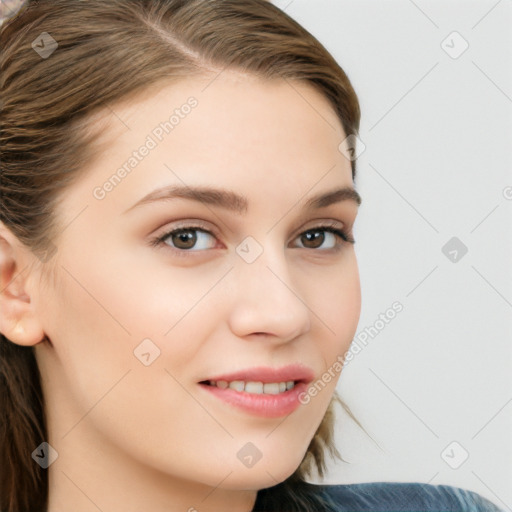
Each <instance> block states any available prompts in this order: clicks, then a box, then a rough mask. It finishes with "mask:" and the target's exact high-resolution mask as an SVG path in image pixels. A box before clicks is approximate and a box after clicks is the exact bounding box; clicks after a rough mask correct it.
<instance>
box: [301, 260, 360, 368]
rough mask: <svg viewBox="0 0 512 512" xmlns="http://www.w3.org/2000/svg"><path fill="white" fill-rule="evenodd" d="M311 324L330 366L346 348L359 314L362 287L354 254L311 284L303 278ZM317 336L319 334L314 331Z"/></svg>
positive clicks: (309, 279)
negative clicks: (306, 290) (313, 325)
mask: <svg viewBox="0 0 512 512" xmlns="http://www.w3.org/2000/svg"><path fill="white" fill-rule="evenodd" d="M306 279H307V281H306V283H305V285H304V286H305V289H308V290H309V293H308V297H309V305H310V308H311V310H312V313H311V314H312V320H313V321H314V323H315V324H317V329H319V330H321V331H322V333H323V334H322V335H319V336H316V337H315V339H317V340H318V343H319V345H320V348H321V350H322V353H323V355H324V359H325V363H326V365H327V366H330V365H331V364H332V362H333V361H334V360H335V359H336V358H337V356H338V355H340V354H343V353H344V352H345V351H346V350H347V349H348V347H349V345H350V343H351V341H352V339H353V337H354V335H355V332H356V329H357V325H358V323H359V317H360V314H361V285H360V279H359V271H358V267H357V260H356V257H355V254H354V253H353V251H351V252H350V253H348V254H347V258H346V259H344V260H343V262H342V264H340V266H339V267H331V268H329V269H327V270H326V271H325V273H323V274H320V275H319V276H317V279H315V280H312V279H311V278H306ZM317 332H319V331H317Z"/></svg>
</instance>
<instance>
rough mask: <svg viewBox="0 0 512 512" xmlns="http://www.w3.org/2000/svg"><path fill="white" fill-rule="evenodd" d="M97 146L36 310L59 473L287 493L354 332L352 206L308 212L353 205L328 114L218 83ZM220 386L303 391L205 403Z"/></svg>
mask: <svg viewBox="0 0 512 512" xmlns="http://www.w3.org/2000/svg"><path fill="white" fill-rule="evenodd" d="M109 115H110V111H109ZM171 116H173V117H171ZM166 123H167V124H166ZM103 137H104V141H109V142H108V144H106V145H105V146H104V147H103V148H102V150H101V152H100V151H98V153H97V155H96V158H95V160H94V161H91V162H84V174H83V175H82V176H81V177H80V179H79V181H77V182H76V183H74V184H73V185H72V186H71V187H70V188H69V189H68V190H67V191H66V192H65V193H64V194H63V196H62V201H61V202H60V203H59V205H58V208H57V218H58V220H59V223H60V225H61V226H62V228H63V231H62V232H61V233H60V236H59V238H58V240H56V241H55V243H56V246H57V248H58V250H57V252H56V253H55V255H54V256H53V258H54V259H53V260H51V261H50V263H53V264H54V266H55V280H53V281H49V283H50V282H51V283H52V284H51V285H50V284H48V286H47V287H45V288H44V289H42V290H41V295H40V300H39V308H40V311H41V319H42V320H41V321H42V322H43V323H44V326H43V327H44V331H45V332H46V334H47V336H48V337H49V339H50V340H51V345H50V344H48V343H43V344H40V345H38V346H37V350H36V352H37V359H38V363H39V365H40V368H41V371H42V374H43V381H44V386H45V387H44V389H45V391H46V401H47V407H48V417H49V428H50V433H51V434H50V444H51V445H52V446H54V447H55V448H56V449H57V451H58V452H59V459H58V460H57V462H56V463H55V466H56V467H57V465H58V464H60V465H61V466H60V467H61V468H66V467H71V466H72V463H73V461H75V464H74V465H73V470H72V473H73V474H74V475H75V478H76V479H78V478H79V476H78V475H79V474H82V476H83V475H84V474H85V473H88V475H89V476H88V478H93V477H94V476H95V475H98V474H101V471H102V469H101V468H102V467H103V466H101V465H99V466H98V464H97V461H98V460H101V458H102V457H103V458H104V459H105V463H104V464H105V467H107V466H108V464H110V463H111V462H107V459H108V460H109V461H112V460H119V461H121V460H122V461H123V467H126V468H127V467H130V465H131V464H135V465H140V466H144V467H146V468H148V469H150V470H151V471H155V470H156V471H157V472H161V473H163V474H165V475H169V476H171V477H176V478H179V479H184V480H188V481H194V482H199V483H202V484H205V485H208V486H218V485H219V484H220V487H221V488H225V489H260V488H263V487H269V486H272V485H275V484H276V483H277V482H281V481H283V480H284V479H285V478H287V477H288V476H289V475H291V474H292V473H293V471H294V470H295V469H296V468H297V467H298V465H299V464H300V462H301V460H302V458H303V457H304V454H305V452H306V449H307V447H308V445H309V443H310V441H311V439H312V437H313V435H314V433H315V431H316V429H317V428H318V426H319V424H320V422H321V420H322V418H323V416H324V413H325V411H326V409H327V407H328V405H329V402H330V399H331V396H332V393H333V391H334V389H335V385H336V382H337V379H338V377H339V372H337V371H334V372H333V365H334V364H335V362H336V360H337V358H338V356H341V355H343V354H344V353H345V351H346V350H347V349H348V347H349V344H350V342H351V340H352V338H353V336H354V334H355V330H356V327H357V323H358V320H359V314H360V306H361V298H360V283H359V275H358V268H357V262H356V256H355V252H354V246H353V245H352V244H351V243H349V242H346V241H344V240H343V239H342V238H341V237H340V236H339V235H338V234H335V233H333V232H331V231H328V230H326V228H325V227H326V226H327V228H328V229H329V228H333V229H337V230H341V231H343V232H346V233H347V234H349V235H350V234H352V227H353V224H354V221H355V218H356V214H357V210H358V204H357V202H356V201H355V200H354V199H353V198H350V197H349V196H347V195H342V194H338V195H337V196H336V197H334V199H335V200H333V201H329V200H324V201H320V203H319V204H317V203H318V201H317V203H315V204H308V202H309V201H310V199H311V198H313V197H317V196H318V195H327V197H329V194H331V193H332V192H334V191H336V190H338V189H341V188H344V187H348V188H353V183H352V177H351V165H350V161H349V160H348V159H347V158H346V157H345V156H344V155H343V154H342V153H341V152H340V151H339V149H338V146H339V144H340V143H341V142H342V141H343V140H344V139H345V134H344V133H343V130H342V128H341V124H340V122H339V120H338V118H337V117H336V115H335V113H334V110H333V109H332V108H331V106H330V105H329V103H328V101H327V100H326V99H325V98H324V97H323V96H322V95H320V94H319V93H318V92H316V91H314V90H313V89H311V88H310V87H309V86H307V85H304V84H300V83H296V82H295V83H294V82H290V83H287V82H286V81H284V80H279V81H273V82H270V81H262V80H260V79H256V78H253V77H248V76H245V75H240V74H236V73H233V72H228V71H225V72H223V73H221V74H220V76H218V77H217V78H216V79H215V80H213V81H212V78H209V79H201V80H200V79H194V80H188V81H183V82H181V83H179V84H174V85H170V86H167V85H166V86H163V88H162V89H160V90H159V91H158V92H157V93H154V92H153V93H151V94H149V93H147V92H146V94H144V95H143V96H140V97H138V99H137V100H133V101H131V102H130V103H129V104H127V103H126V104H123V105H119V106H117V107H114V108H113V109H112V112H111V117H110V124H109V125H108V126H107V127H106V128H104V132H103ZM144 147H145V148H146V149H143V148H144ZM123 166H124V171H122V170H119V169H121V168H122V167H123ZM174 187H176V190H177V189H179V191H178V192H176V190H175V197H170V196H169V197H167V199H165V198H164V199H162V197H164V196H165V194H164V192H158V196H160V197H161V198H160V199H157V198H154V200H151V201H150V200H145V201H142V202H141V200H142V199H143V198H144V197H145V196H147V195H148V194H152V193H154V191H155V190H157V189H163V190H164V191H165V190H166V189H167V192H169V191H172V190H173V188H174ZM206 188H208V189H212V191H208V192H204V190H203V193H202V195H201V194H197V193H196V192H193V191H197V190H199V189H206ZM213 190H215V191H216V192H214V191H213ZM180 195H181V196H182V197H178V196H180ZM194 195H195V196H196V198H195V199H194V197H193V196H194ZM235 195H236V198H235ZM185 196H187V197H185ZM180 229H181V230H182V231H181V232H179V231H178V232H177V233H174V234H170V235H168V236H166V237H165V236H164V235H166V234H167V233H169V232H170V231H173V230H174V231H177V230H180ZM158 239H160V241H157V240H158ZM289 365H292V366H291V368H288V369H287V368H286V367H287V366H289ZM265 369H267V370H265ZM272 369H275V370H277V371H278V373H276V374H272V373H271V370H272ZM283 369H284V370H283ZM280 370H283V372H281V373H279V371H280ZM329 370H330V376H331V378H330V379H329V378H325V380H324V382H327V384H324V386H325V387H324V389H323V390H322V391H319V392H317V394H316V395H315V396H311V397H309V399H307V400H306V399H305V396H306V395H305V394H304V393H303V394H302V399H301V401H299V400H298V399H297V394H298V392H297V390H300V391H302V392H304V390H305V388H306V387H307V384H306V383H304V382H303V381H307V382H309V381H311V380H313V381H316V380H317V379H321V378H322V376H323V375H324V374H325V372H329ZM239 372H241V373H240V374H239V375H238V376H237V375H230V374H235V373H239ZM251 372H252V373H251ZM333 374H334V378H332V376H333ZM225 376H227V377H228V378H227V380H230V381H235V380H236V381H247V382H248V381H251V382H263V383H267V384H269V383H272V382H276V383H279V382H285V383H286V382H287V381H302V384H301V383H300V382H297V386H298V387H297V388H296V389H295V391H294V390H293V389H292V390H289V391H286V392H283V387H284V386H283V385H282V384H281V386H279V385H278V386H273V385H269V386H265V387H264V388H263V391H265V392H266V393H265V394H264V395H258V394H257V391H258V390H259V391H261V384H250V385H249V386H248V388H247V391H243V392H240V391H237V390H236V389H235V390H233V389H228V390H226V389H223V386H224V387H225V384H224V385H223V383H222V382H221V383H220V384H219V386H217V387H215V388H214V387H213V386H210V385H208V384H204V382H205V381H206V382H208V381H209V380H212V379H216V378H217V379H218V380H226V379H222V378H221V377H225ZM240 385H241V384H240V383H238V384H236V383H235V384H231V386H234V387H235V388H236V386H240ZM242 385H243V384H242ZM274 393H278V394H274ZM241 396H242V398H243V397H245V398H243V399H242V400H241V401H239V402H238V401H237V399H236V398H237V397H241ZM233 397H234V398H233ZM294 397H295V398H294ZM232 400H234V401H235V402H236V403H233V401H232ZM306 402H307V403H306ZM91 447H94V448H93V449H91ZM116 458H117V459H116ZM77 460H81V461H82V467H78V466H77V464H76V461H77ZM93 460H94V461H96V462H95V463H96V466H95V469H94V471H93V473H94V474H93V475H91V474H90V473H91V471H92V470H91V467H90V465H89V466H88V464H87V462H91V463H92V461H93ZM66 461H67V462H66ZM52 467H53V466H52ZM70 471H71V470H70ZM161 473H156V474H161Z"/></svg>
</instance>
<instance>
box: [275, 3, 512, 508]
mask: <svg viewBox="0 0 512 512" xmlns="http://www.w3.org/2000/svg"><path fill="white" fill-rule="evenodd" d="M273 3H274V4H276V5H277V6H279V7H281V8H282V9H284V10H285V11H286V12H287V13H288V14H289V15H291V16H292V17H293V18H295V19H296V20H297V21H298V22H300V23H301V24H302V25H303V26H305V27H306V28H307V29H308V30H309V31H310V32H312V33H313V34H314V35H315V36H316V37H317V38H318V39H319V40H320V41H321V42H322V43H323V44H324V45H325V46H326V47H327V49H328V50H329V51H330V52H331V53H332V54H333V55H334V57H335V58H336V59H337V61H338V62H339V63H340V65H341V66H342V67H343V69H344V70H345V71H346V73H347V75H348V76H349V78H350V80H351V82H352V84H353V85H354V88H355V89H356V92H357V94H358V95H359V98H360V102H361V109H362V121H361V130H360V138H361V141H362V142H363V143H364V145H365V146H366V147H365V149H364V151H363V152H362V153H361V154H360V155H359V157H358V176H357V177H356V188H357V189H358V190H359V192H360V193H361V195H362V197H363V204H362V206H361V209H360V213H359V217H358V220H357V221H356V226H355V232H354V233H355V238H356V241H357V243H356V252H357V256H358V260H359V268H360V274H361V286H362V294H363V306H362V313H361V319H360V322H359V326H358V331H357V332H358V334H359V333H361V332H363V331H364V329H365V328H368V327H370V326H372V325H373V324H374V323H375V322H376V320H378V318H379V314H380V313H384V312H385V311H386V310H388V308H390V307H391V304H392V303H393V302H394V301H397V300H398V301H400V303H401V304H402V305H403V307H404V309H403V311H402V312H400V313H399V314H397V315H396V317H395V318H394V319H393V320H392V321H390V322H389V323H388V324H387V325H386V326H385V327H384V328H382V329H381V330H379V331H378V333H377V335H375V336H374V337H373V338H371V337H369V340H368V342H367V345H366V346H364V345H362V346H363V349H362V350H361V351H360V352H359V353H358V354H357V355H356V356H355V357H354V359H353V360H352V361H351V362H350V363H349V364H348V365H347V366H346V367H345V368H344V370H343V372H342V375H341V378H340V382H339V384H338V391H339V393H340V395H341V397H342V398H343V399H344V400H345V402H346V403H347V404H348V405H349V406H350V407H351V409H352V411H353V412H354V414H355V415H356V417H357V418H358V419H359V421H360V422H361V423H362V424H363V426H364V428H365V429H366V431H367V432H368V434H369V435H370V436H371V438H373V440H372V439H371V438H370V437H369V436H368V435H366V434H365V433H364V432H363V431H361V430H360V429H359V428H358V427H357V426H356V425H355V424H354V423H353V422H352V421H351V420H350V419H349V418H348V416H347V415H346V414H345V413H343V412H342V411H341V410H340V409H338V426H337V446H338V448H339V450H340V451H341V453H342V455H343V457H344V459H345V460H347V461H348V463H343V462H337V463H332V464H331V470H330V473H329V475H328V477H327V478H326V479H325V481H326V482H328V483H353V482H366V481H418V482H430V483H432V484H449V485H456V486H459V487H463V488H466V489H470V490H474V491H477V492H479V493H480V494H482V495H483V496H486V497H488V498H490V499H491V500H492V501H494V502H495V503H496V504H497V505H499V506H500V507H502V508H504V510H512V486H511V485H510V483H511V482H512V383H511V369H512V349H511V338H512V200H511V199H512V165H511V164H512V140H511V135H512V65H511V64H512V30H511V27H512V1H511V0H501V1H497V0H491V1H483V0H482V1H446V0H442V1H432V0H423V1H420V0H415V1H414V2H413V1H412V0H392V1H390V0H388V1H382V0H380V1H377V0H331V1H328V0H315V1H313V0H292V1H291V2H290V0H282V1H281V0H276V1H274V2H273ZM454 31H456V32H458V33H459V34H460V36H461V37H462V38H464V40H466V41H467V44H469V47H468V48H467V50H466V51H465V52H463V53H462V54H461V55H458V56H457V54H458V53H459V52H460V50H461V49H463V45H464V43H463V41H462V39H461V38H459V36H457V35H455V36H451V37H450V38H448V39H446V38H447V37H448V36H449V35H450V34H451V33H452V32H454ZM445 40H446V41H445ZM443 41H445V43H442V42H443ZM444 48H446V50H447V51H448V52H451V54H452V56H450V55H449V54H448V53H447V52H446V51H445V49H444ZM455 56H457V57H456V58H454V57H455ZM507 187H511V188H508V189H507ZM507 191H508V193H507ZM505 196H506V197H505ZM507 198H509V199H507ZM452 237H457V238H458V239H459V240H460V241H461V242H462V243H463V244H464V245H465V246H466V247H467V248H468V252H467V254H465V255H463V256H462V257H461V252H460V251H459V252H458V253H457V261H455V262H454V261H451V259H449V258H448V257H447V256H445V254H444V253H443V252H442V247H443V246H444V245H445V244H446V243H447V242H448V241H449V240H450V239H451V238H452ZM457 243H458V242H457ZM454 257H455V256H452V258H454ZM454 441H455V442H456V443H457V444H452V445H451V443H452V442H454ZM449 445H451V446H449ZM447 447H448V448H447ZM446 448H447V449H446ZM445 449H446V450H445ZM466 456H467V459H466V460H465V461H463V459H464V458H465V457H466Z"/></svg>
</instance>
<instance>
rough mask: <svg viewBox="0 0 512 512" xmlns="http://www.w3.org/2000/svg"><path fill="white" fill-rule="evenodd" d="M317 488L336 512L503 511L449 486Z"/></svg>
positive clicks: (385, 484)
mask: <svg viewBox="0 0 512 512" xmlns="http://www.w3.org/2000/svg"><path fill="white" fill-rule="evenodd" d="M318 487H319V490H320V489H321V493H322V494H323V496H324V497H325V498H326V499H327V500H328V501H329V502H330V504H331V507H332V510H333V511H336V512H392V511H401V512H405V511H407V512H420V511H421V512H452V511H453V512H502V510H501V509H499V508H498V507H497V506H496V505H494V504H493V503H491V502H490V501H489V500H487V499H485V498H483V497H482V496H480V495H479V494H477V493H475V492H472V491H468V490H465V489H461V488H459V487H452V486H449V485H431V484H423V483H408V482H368V483H360V484H347V485H322V486H318Z"/></svg>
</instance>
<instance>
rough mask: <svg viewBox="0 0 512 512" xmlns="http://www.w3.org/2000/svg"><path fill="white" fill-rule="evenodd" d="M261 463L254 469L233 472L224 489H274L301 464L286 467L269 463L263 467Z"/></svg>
mask: <svg viewBox="0 0 512 512" xmlns="http://www.w3.org/2000/svg"><path fill="white" fill-rule="evenodd" d="M261 462H262V461H260V462H259V463H257V464H256V465H255V466H253V467H252V468H247V469H245V468H243V469H239V470H238V469H237V470H236V471H233V473H232V474H231V475H230V477H229V478H228V479H226V481H225V482H224V484H223V485H222V487H223V488H224V489H230V490H253V491H259V490H260V489H266V488H267V487H273V486H274V485H277V484H280V483H281V482H284V481H285V480H286V479H287V478H289V477H290V476H291V475H292V474H293V473H294V472H295V470H296V469H297V468H298V465H299V463H297V464H291V463H290V464H286V465H283V464H282V463H281V464H277V463H276V464H272V463H267V464H266V465H263V464H261ZM260 464H261V466H260Z"/></svg>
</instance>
